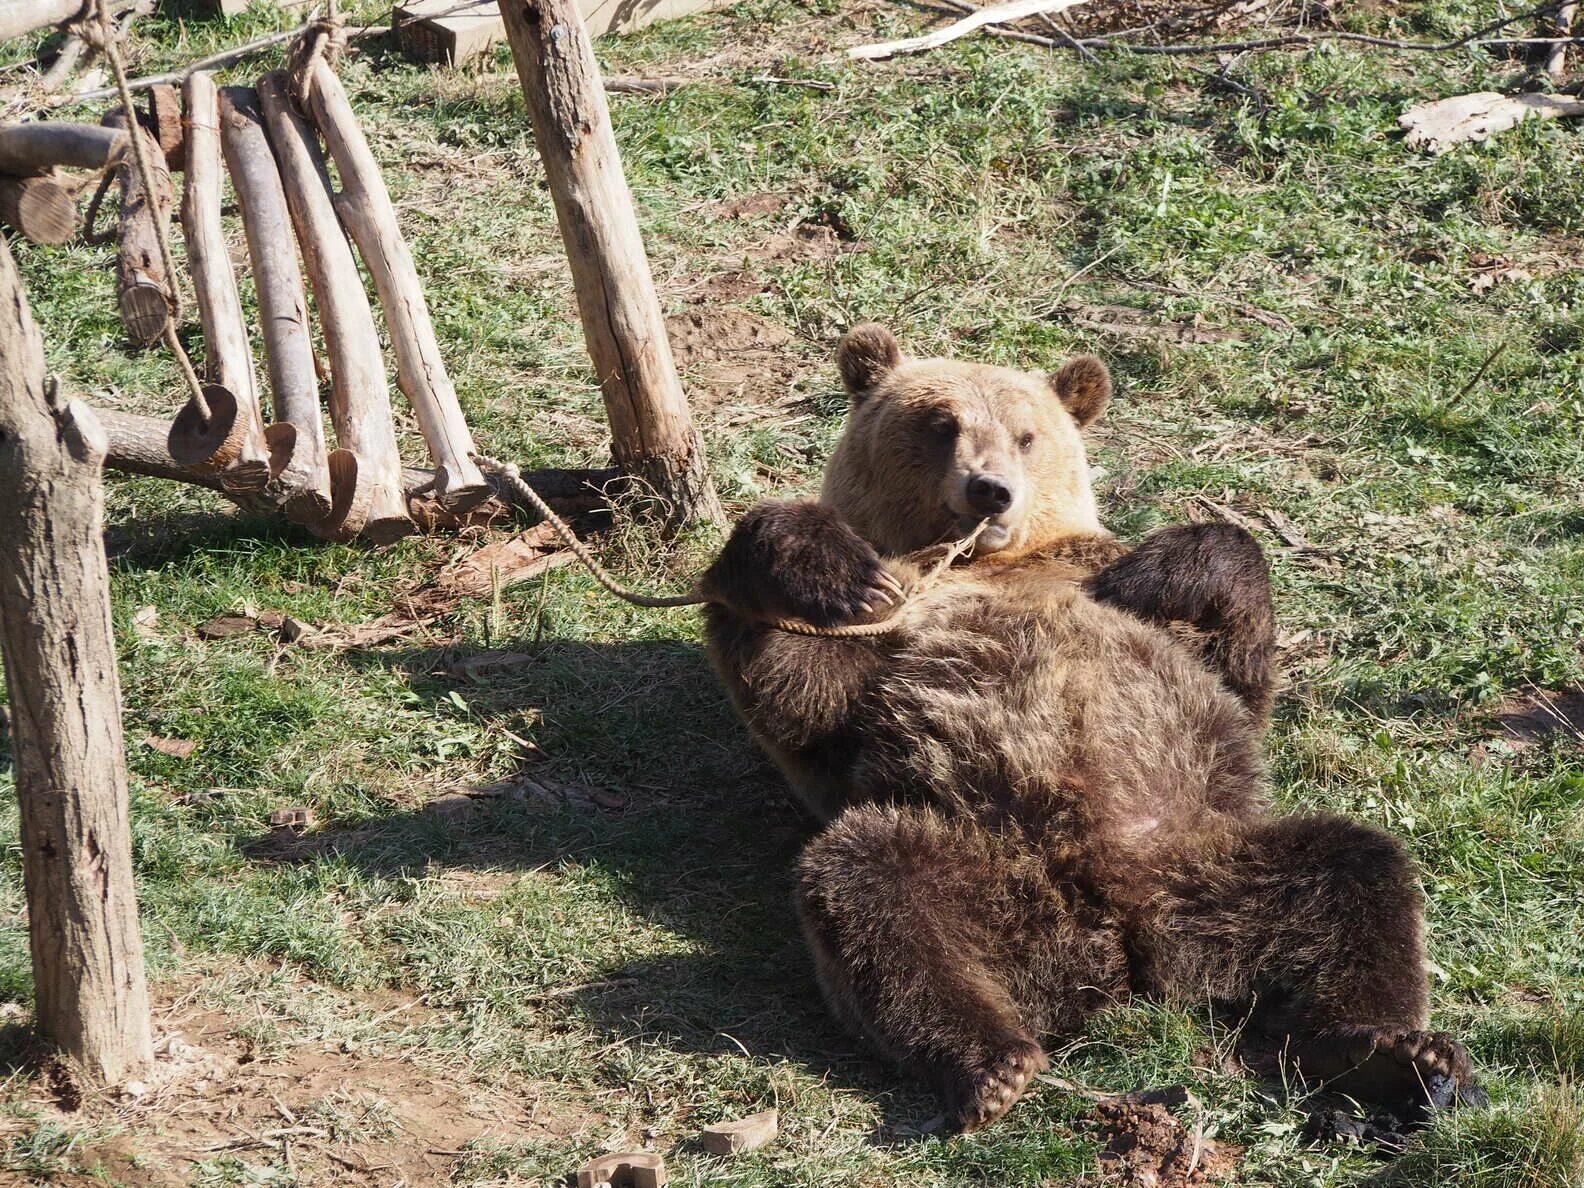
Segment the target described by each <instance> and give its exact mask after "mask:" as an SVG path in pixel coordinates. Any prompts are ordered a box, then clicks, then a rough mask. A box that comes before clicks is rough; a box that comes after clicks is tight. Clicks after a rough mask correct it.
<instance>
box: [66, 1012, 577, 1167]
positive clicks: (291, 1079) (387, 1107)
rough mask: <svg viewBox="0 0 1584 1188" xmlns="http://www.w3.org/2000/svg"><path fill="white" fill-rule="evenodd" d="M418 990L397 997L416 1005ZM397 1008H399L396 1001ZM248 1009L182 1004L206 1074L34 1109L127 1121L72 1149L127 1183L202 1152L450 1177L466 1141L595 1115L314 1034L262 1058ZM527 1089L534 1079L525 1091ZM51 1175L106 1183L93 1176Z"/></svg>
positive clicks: (546, 1131)
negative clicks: (239, 1014)
mask: <svg viewBox="0 0 1584 1188" xmlns="http://www.w3.org/2000/svg"><path fill="white" fill-rule="evenodd" d="M422 1009H423V1008H421V1007H420V1006H419V1005H418V1004H417V1003H414V1002H403V1003H401V1004H400V1005H399V1006H398V1007H397V1008H396V1010H397V1011H400V1012H402V1013H403V1014H404V1015H407V1016H408V1017H409V1018H410V1017H411V1016H410V1014H409V1011H410V1010H418V1011H421V1010H422ZM391 1013H392V1014H394V1013H396V1012H395V1011H393V1012H391ZM247 1023H248V1021H247V1020H237V1019H232V1018H230V1017H228V1016H226V1015H223V1014H220V1013H218V1012H214V1011H206V1010H198V1009H192V1008H186V1009H181V1010H179V1012H178V1015H177V1017H176V1018H175V1019H174V1020H172V1021H171V1022H170V1023H169V1024H168V1025H169V1026H172V1027H174V1028H178V1029H179V1030H180V1031H181V1033H182V1035H183V1036H184V1037H185V1038H186V1040H187V1041H188V1043H190V1044H192V1045H197V1048H196V1049H193V1048H187V1049H186V1050H187V1051H188V1052H191V1051H194V1050H198V1051H201V1052H203V1053H204V1054H205V1059H204V1060H203V1064H202V1069H201V1075H188V1076H175V1077H172V1078H170V1079H169V1080H167V1081H165V1082H164V1083H163V1084H158V1085H157V1087H151V1089H150V1090H149V1091H147V1092H144V1093H143V1094H141V1095H140V1096H138V1097H135V1098H134V1097H128V1096H123V1097H122V1098H121V1099H120V1100H119V1101H117V1102H113V1103H110V1102H102V1103H97V1104H96V1103H89V1104H87V1105H85V1106H84V1107H83V1109H82V1110H79V1111H76V1112H74V1113H70V1114H65V1113H61V1112H60V1111H58V1110H56V1109H54V1108H53V1107H48V1106H44V1107H41V1108H40V1118H39V1121H40V1122H44V1123H48V1122H56V1123H58V1124H60V1125H63V1126H67V1127H80V1126H85V1125H97V1126H103V1127H105V1128H119V1132H118V1133H116V1134H115V1135H114V1136H113V1137H110V1138H107V1139H105V1140H103V1141H100V1142H97V1143H90V1144H88V1145H86V1146H84V1147H81V1148H79V1149H77V1150H76V1151H75V1152H74V1153H73V1156H72V1159H73V1162H74V1163H75V1165H76V1167H78V1168H80V1169H83V1170H84V1171H89V1172H92V1171H97V1172H98V1173H99V1174H100V1175H103V1176H107V1177H108V1179H109V1180H110V1182H112V1183H119V1184H128V1185H147V1186H150V1188H153V1186H159V1188H164V1186H165V1185H172V1186H174V1185H185V1184H187V1183H189V1182H190V1181H191V1177H192V1175H193V1171H194V1168H195V1166H196V1165H197V1164H199V1163H203V1162H212V1161H220V1160H225V1159H227V1158H231V1159H236V1160H239V1161H241V1162H243V1163H245V1164H248V1165H252V1166H254V1167H260V1166H270V1165H273V1166H276V1167H280V1166H286V1167H289V1168H291V1169H292V1170H293V1172H294V1173H295V1177H296V1182H298V1183H303V1184H314V1185H322V1184H330V1185H352V1184H357V1185H364V1184H381V1185H389V1184H392V1183H397V1182H402V1181H405V1182H406V1183H408V1184H435V1183H450V1182H451V1178H452V1172H453V1170H454V1169H455V1167H456V1166H457V1164H458V1161H459V1160H460V1159H462V1158H463V1157H464V1148H465V1147H466V1146H467V1144H469V1143H475V1142H478V1141H480V1140H483V1141H491V1140H494V1141H498V1142H501V1143H515V1142H521V1141H523V1140H524V1139H526V1138H563V1137H566V1136H569V1135H574V1134H578V1133H581V1132H582V1131H583V1130H584V1129H586V1128H587V1127H588V1125H589V1124H590V1122H591V1121H593V1119H591V1118H590V1117H587V1116H584V1115H582V1114H579V1113H576V1112H570V1113H569V1112H567V1111H565V1110H562V1109H558V1110H556V1111H555V1112H554V1115H553V1116H552V1115H551V1112H550V1111H541V1110H540V1109H539V1107H538V1106H537V1105H536V1104H535V1103H536V1099H537V1097H538V1096H539V1095H538V1094H535V1093H533V1092H531V1088H532V1087H531V1086H526V1087H511V1088H510V1091H509V1092H508V1091H507V1087H503V1086H489V1085H481V1084H476V1083H469V1079H468V1076H467V1073H466V1071H465V1069H462V1068H458V1069H457V1070H455V1073H454V1074H450V1075H448V1074H447V1073H446V1072H444V1071H442V1070H440V1069H437V1068H436V1067H435V1066H434V1061H433V1059H432V1058H431V1060H430V1062H429V1063H427V1064H421V1063H417V1062H409V1061H405V1060H399V1059H394V1058H392V1057H388V1056H380V1055H374V1054H365V1053H363V1052H361V1051H357V1050H352V1051H347V1050H345V1045H342V1044H339V1043H324V1042H319V1043H306V1044H302V1045H299V1046H297V1047H293V1048H289V1049H288V1050H286V1051H284V1052H282V1053H280V1054H279V1055H269V1056H265V1057H262V1058H257V1059H255V1058H254V1053H253V1051H252V1047H251V1045H250V1044H249V1043H248V1042H247V1041H246V1040H245V1039H244V1038H242V1037H241V1036H240V1035H239V1034H238V1032H239V1029H240V1028H242V1027H245V1026H246V1025H247ZM525 1090H530V1091H525ZM50 1182H54V1183H73V1182H82V1183H90V1182H91V1183H103V1182H104V1181H103V1180H101V1179H98V1178H93V1179H88V1178H83V1179H81V1180H79V1181H74V1180H73V1179H72V1178H70V1177H67V1176H61V1177H57V1178H54V1179H52V1180H51V1181H50Z"/></svg>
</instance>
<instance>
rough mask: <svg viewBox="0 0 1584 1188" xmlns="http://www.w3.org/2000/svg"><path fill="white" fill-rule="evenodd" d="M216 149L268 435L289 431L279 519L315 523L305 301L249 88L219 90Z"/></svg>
mask: <svg viewBox="0 0 1584 1188" xmlns="http://www.w3.org/2000/svg"><path fill="white" fill-rule="evenodd" d="M220 144H221V147H222V148H223V149H224V150H225V160H226V168H227V169H229V170H230V173H231V185H232V187H233V188H234V189H235V190H236V196H237V206H238V207H240V208H241V211H242V228H243V230H244V231H245V232H246V234H247V245H248V259H249V260H250V261H251V263H252V265H253V285H254V288H256V289H257V290H258V306H259V315H258V316H259V325H260V327H261V329H262V330H263V332H264V358H265V362H266V363H267V364H268V368H269V377H270V392H271V393H272V395H273V396H274V400H275V420H276V423H275V425H274V426H272V427H271V430H272V432H274V433H277V434H278V433H280V431H281V426H290V428H291V430H292V434H291V436H292V442H291V443H290V444H291V451H290V457H289V458H288V459H287V460H285V463H284V465H282V466H278V467H276V469H275V483H276V485H277V486H278V487H279V490H280V493H281V496H282V499H281V508H282V510H283V511H285V513H286V518H287V519H289V520H292V521H294V522H296V523H298V524H317V523H319V522H321V521H322V520H324V519H326V518H327V517H328V516H329V515H330V468H329V463H328V461H327V455H326V451H325V437H324V420H323V418H322V417H321V416H320V413H319V377H318V374H317V373H316V371H315V369H314V356H313V344H312V342H311V340H310V339H309V337H308V297H307V294H306V293H305V292H304V291H303V279H302V270H301V269H300V268H298V266H297V252H296V250H295V248H294V246H293V243H294V241H293V239H292V226H291V215H290V213H289V212H288V211H287V209H286V191H285V190H284V189H283V188H282V187H281V177H280V169H279V168H278V167H277V166H276V164H275V155H274V153H273V151H272V150H271V149H270V146H269V140H268V138H267V137H266V136H265V134H264V113H263V111H262V109H261V108H260V107H259V97H258V92H257V91H255V90H254V89H253V88H252V87H223V88H221V91H220Z"/></svg>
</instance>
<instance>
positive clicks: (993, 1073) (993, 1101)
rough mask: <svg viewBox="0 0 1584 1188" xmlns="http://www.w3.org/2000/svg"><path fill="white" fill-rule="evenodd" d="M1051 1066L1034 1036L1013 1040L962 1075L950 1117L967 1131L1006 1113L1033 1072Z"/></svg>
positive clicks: (952, 1097)
mask: <svg viewBox="0 0 1584 1188" xmlns="http://www.w3.org/2000/svg"><path fill="white" fill-rule="evenodd" d="M1049 1067H1050V1060H1049V1059H1048V1058H1047V1057H1046V1055H1045V1050H1044V1049H1043V1048H1041V1047H1040V1046H1039V1044H1037V1043H1035V1042H1034V1041H1033V1040H1031V1039H1019V1040H1013V1041H1012V1042H1011V1043H1009V1044H1008V1045H1007V1046H1006V1047H1005V1048H1003V1049H1002V1050H1001V1051H1000V1052H999V1053H997V1054H996V1055H995V1056H993V1057H992V1058H991V1059H990V1060H988V1061H987V1062H986V1063H985V1065H984V1066H983V1067H982V1068H979V1069H976V1070H974V1071H972V1072H968V1073H965V1074H963V1075H962V1077H961V1079H960V1081H959V1082H958V1084H957V1085H955V1086H953V1087H952V1089H951V1090H950V1091H949V1094H948V1096H949V1098H950V1101H949V1108H948V1110H947V1115H946V1116H947V1121H948V1122H949V1123H950V1125H951V1126H952V1128H953V1129H955V1130H957V1131H960V1132H961V1133H963V1134H967V1133H969V1132H970V1131H974V1130H979V1129H981V1128H983V1127H985V1126H988V1125H990V1123H992V1122H994V1121H996V1120H997V1119H998V1118H1000V1117H1001V1116H1002V1115H1004V1114H1005V1113H1006V1112H1007V1111H1008V1110H1010V1109H1011V1108H1012V1106H1013V1105H1014V1104H1015V1103H1016V1102H1017V1100H1018V1099H1019V1098H1020V1097H1022V1096H1023V1092H1024V1090H1025V1089H1027V1088H1028V1084H1029V1081H1031V1080H1032V1079H1033V1078H1034V1074H1035V1073H1037V1072H1040V1071H1041V1070H1043V1069H1046V1068H1049Z"/></svg>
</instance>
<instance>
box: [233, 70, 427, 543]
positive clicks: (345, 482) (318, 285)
mask: <svg viewBox="0 0 1584 1188" xmlns="http://www.w3.org/2000/svg"><path fill="white" fill-rule="evenodd" d="M258 91H259V99H260V100H261V101H262V102H263V105H264V118H265V122H266V125H267V127H268V129H269V139H270V144H271V145H272V146H273V147H274V149H275V159H276V160H277V161H278V162H279V163H280V171H281V180H282V181H283V182H284V183H285V187H286V202H287V205H288V206H289V207H290V208H291V215H292V222H293V223H294V224H295V225H296V228H297V244H298V246H299V247H300V248H301V249H302V254H303V261H304V262H305V263H306V264H307V265H308V279H309V282H310V283H311V284H312V285H313V292H314V299H315V301H316V303H317V304H318V308H319V323H320V326H321V327H322V328H323V330H324V337H325V348H326V349H327V350H328V351H329V353H330V417H331V420H333V421H334V422H335V431H336V443H337V445H338V446H340V448H339V449H337V450H336V451H335V452H334V453H332V454H331V455H330V458H329V465H330V497H331V503H332V505H333V509H332V511H331V513H330V515H329V517H327V518H326V519H325V520H324V521H323V522H322V523H321V524H318V525H315V526H314V527H313V530H314V531H315V532H317V533H319V534H321V535H324V536H327V537H331V538H333V539H345V538H347V537H350V536H355V535H357V534H358V533H359V532H362V533H363V534H364V535H365V536H367V537H368V538H369V539H370V540H372V541H374V542H375V543H377V544H389V543H390V542H391V541H393V540H396V539H398V538H400V537H402V536H404V535H406V534H407V533H409V532H411V531H413V529H414V527H415V525H414V524H413V522H412V520H411V519H410V518H409V516H408V515H407V502H406V500H405V499H403V498H402V490H401V454H400V452H399V451H398V450H397V447H396V428H395V424H394V422H393V421H392V419H391V407H390V390H389V388H388V387H386V384H385V360H384V358H383V356H382V355H381V354H380V347H379V333H378V331H377V330H376V329H375V326H374V313H373V310H371V309H370V308H369V301H368V294H367V293H365V292H364V291H363V277H362V275H361V274H360V273H359V272H358V267H357V261H356V260H354V259H353V258H352V249H351V248H350V247H349V246H347V241H346V236H345V235H344V234H343V233H342V231H341V225H340V224H339V223H338V222H337V221H336V214H335V207H334V206H333V205H332V203H331V199H330V179H329V176H328V174H327V172H326V170H325V162H324V156H323V154H322V153H321V152H320V150H319V141H318V138H317V137H316V136H315V135H314V130H313V128H312V127H311V126H310V125H309V123H308V121H307V120H305V119H303V118H302V116H300V115H298V114H297V110H296V108H294V107H293V106H292V102H291V98H290V95H289V94H288V92H287V84H286V77H285V75H283V74H281V73H280V72H279V71H271V72H270V73H269V74H266V75H265V76H264V77H263V78H261V79H259V85H258Z"/></svg>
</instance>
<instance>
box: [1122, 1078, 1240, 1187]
mask: <svg viewBox="0 0 1584 1188" xmlns="http://www.w3.org/2000/svg"><path fill="white" fill-rule="evenodd" d="M1187 1099H1188V1094H1187V1091H1186V1090H1183V1089H1176V1090H1144V1091H1142V1092H1139V1093H1128V1094H1124V1095H1123V1096H1121V1097H1111V1098H1107V1099H1105V1100H1103V1101H1100V1102H1097V1103H1096V1104H1095V1107H1094V1112H1093V1114H1092V1115H1091V1118H1092V1121H1091V1125H1092V1127H1093V1128H1094V1130H1095V1131H1096V1132H1097V1133H1098V1134H1099V1136H1100V1137H1101V1139H1102V1140H1103V1141H1104V1142H1105V1149H1104V1150H1102V1151H1101V1152H1100V1170H1101V1172H1102V1173H1104V1174H1105V1175H1106V1176H1107V1177H1108V1178H1110V1179H1112V1180H1114V1181H1115V1182H1116V1183H1118V1184H1126V1185H1133V1186H1135V1188H1188V1186H1189V1185H1197V1184H1217V1183H1225V1182H1229V1181H1231V1180H1232V1177H1233V1175H1234V1173H1235V1172H1236V1170H1237V1163H1238V1156H1239V1155H1240V1154H1241V1153H1242V1150H1241V1148H1239V1147H1237V1146H1235V1145H1233V1144H1232V1143H1228V1142H1223V1141H1222V1140H1220V1139H1210V1138H1206V1137H1204V1135H1203V1134H1201V1133H1200V1132H1199V1131H1198V1130H1189V1129H1188V1128H1187V1127H1185V1126H1184V1125H1183V1124H1182V1123H1181V1122H1179V1121H1178V1120H1177V1118H1176V1117H1175V1116H1174V1115H1173V1114H1172V1112H1171V1110H1170V1109H1168V1108H1167V1106H1168V1105H1176V1104H1179V1103H1181V1102H1184V1101H1186V1100H1187Z"/></svg>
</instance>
